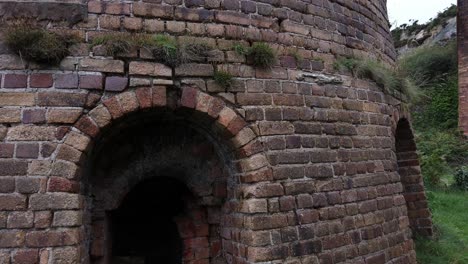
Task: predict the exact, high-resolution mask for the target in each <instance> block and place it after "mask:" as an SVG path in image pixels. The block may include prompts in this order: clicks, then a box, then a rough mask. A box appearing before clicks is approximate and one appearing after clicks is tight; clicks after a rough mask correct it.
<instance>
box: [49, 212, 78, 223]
mask: <svg viewBox="0 0 468 264" xmlns="http://www.w3.org/2000/svg"><path fill="white" fill-rule="evenodd" d="M82 219H83V214H82V212H80V211H58V212H55V213H54V220H53V222H52V226H80V225H81V224H82Z"/></svg>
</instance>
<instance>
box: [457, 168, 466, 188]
mask: <svg viewBox="0 0 468 264" xmlns="http://www.w3.org/2000/svg"><path fill="white" fill-rule="evenodd" d="M455 186H456V187H457V188H459V189H461V190H464V191H468V166H463V167H461V168H460V169H458V170H457V173H456V174H455Z"/></svg>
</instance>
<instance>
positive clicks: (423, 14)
mask: <svg viewBox="0 0 468 264" xmlns="http://www.w3.org/2000/svg"><path fill="white" fill-rule="evenodd" d="M456 3H457V0H387V6H388V15H389V20H390V23H391V24H392V25H394V24H395V22H396V24H397V25H401V24H404V23H408V21H409V20H410V19H415V20H419V24H422V23H425V22H427V21H429V19H431V18H433V17H435V16H436V15H437V13H438V12H440V11H443V10H444V9H445V8H447V7H449V6H450V5H451V4H456Z"/></svg>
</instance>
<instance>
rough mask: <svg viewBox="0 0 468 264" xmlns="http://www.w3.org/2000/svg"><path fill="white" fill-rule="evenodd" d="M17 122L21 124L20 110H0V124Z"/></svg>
mask: <svg viewBox="0 0 468 264" xmlns="http://www.w3.org/2000/svg"><path fill="white" fill-rule="evenodd" d="M18 122H21V109H19V108H0V123H18Z"/></svg>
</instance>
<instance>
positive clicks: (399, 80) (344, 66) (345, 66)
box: [334, 58, 420, 102]
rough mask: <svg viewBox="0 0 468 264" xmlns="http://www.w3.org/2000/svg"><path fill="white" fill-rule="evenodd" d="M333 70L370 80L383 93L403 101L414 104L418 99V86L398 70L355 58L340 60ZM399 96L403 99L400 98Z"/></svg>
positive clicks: (373, 61) (379, 63) (376, 62)
mask: <svg viewBox="0 0 468 264" xmlns="http://www.w3.org/2000/svg"><path fill="white" fill-rule="evenodd" d="M334 68H335V70H338V71H341V72H343V71H348V72H351V73H352V75H353V76H355V77H357V78H365V79H369V80H372V81H374V82H375V83H376V84H377V85H378V86H379V87H380V88H381V89H382V90H383V92H385V93H387V94H390V95H393V96H395V97H397V98H399V99H401V100H403V101H406V102H416V101H417V100H418V99H419V98H420V92H419V88H418V86H417V85H415V83H414V82H413V81H412V79H410V78H408V77H407V76H406V74H405V73H404V72H402V71H400V70H399V68H397V69H396V70H393V69H390V68H388V67H387V66H385V65H384V64H382V63H381V62H378V61H375V60H370V59H367V60H360V59H355V58H340V59H338V60H337V61H336V62H335V64H334ZM401 94H402V95H404V97H405V98H400V96H399V95H401Z"/></svg>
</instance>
